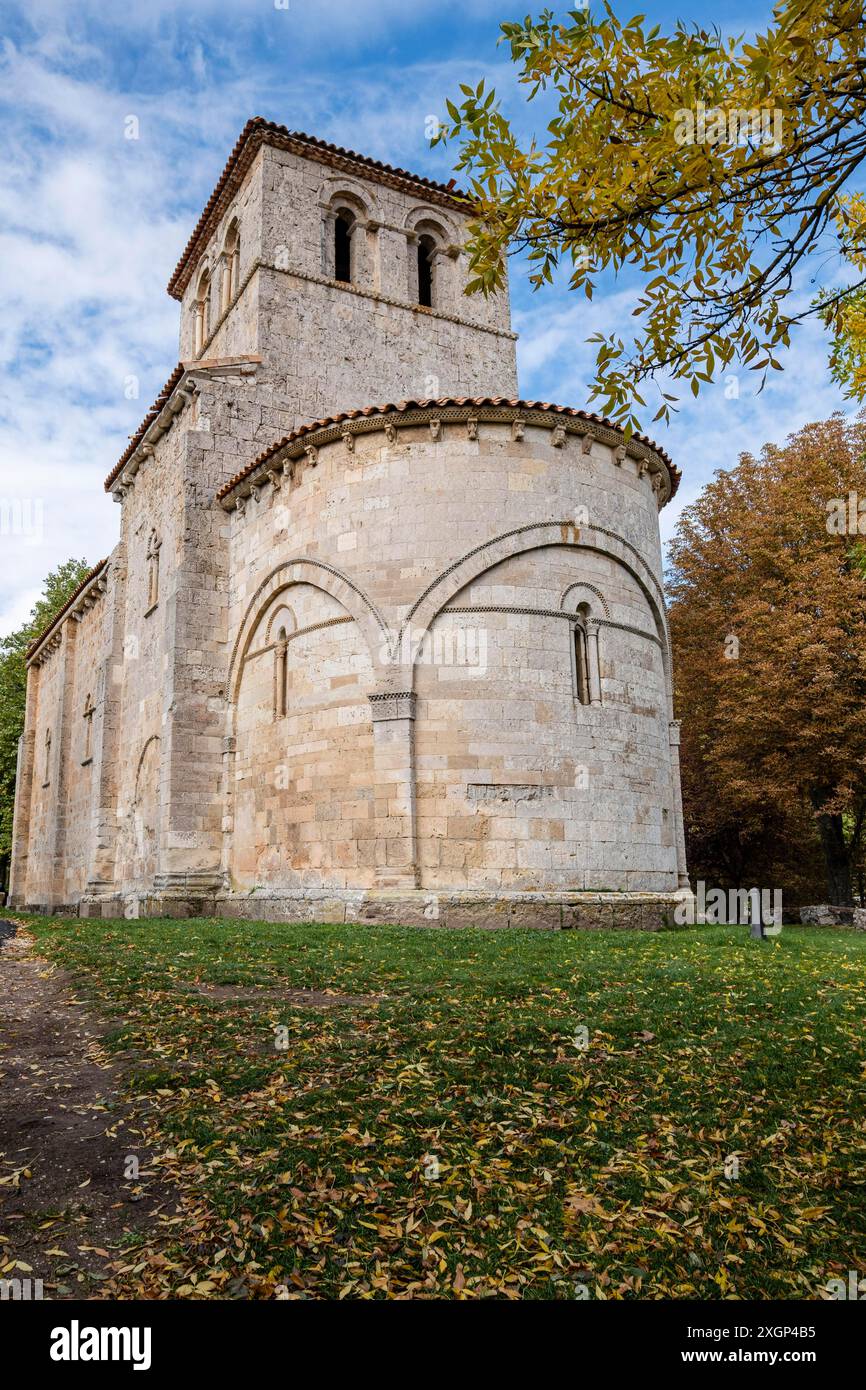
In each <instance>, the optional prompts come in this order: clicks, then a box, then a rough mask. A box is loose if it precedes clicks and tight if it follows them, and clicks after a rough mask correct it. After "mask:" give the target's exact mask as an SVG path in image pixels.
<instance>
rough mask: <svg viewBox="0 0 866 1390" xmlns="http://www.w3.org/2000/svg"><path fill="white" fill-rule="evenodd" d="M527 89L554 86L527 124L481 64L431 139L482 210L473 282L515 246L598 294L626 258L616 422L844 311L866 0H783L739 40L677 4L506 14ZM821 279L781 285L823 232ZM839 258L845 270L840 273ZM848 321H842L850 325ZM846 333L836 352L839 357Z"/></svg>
mask: <svg viewBox="0 0 866 1390" xmlns="http://www.w3.org/2000/svg"><path fill="white" fill-rule="evenodd" d="M502 32H503V37H504V39H505V40H506V41H507V43H508V44H509V45H510V48H511V55H512V58H513V60H514V62H515V63H516V64H517V65H518V66H519V69H520V82H521V83H522V84H523V86H524V88H525V89H526V91H527V97H528V100H529V101H530V102H531V101H533V100H535V99H536V98H538V97H539V95H540V94H543V93H548V95H549V96H552V97H554V98H555V101H556V106H555V114H554V115H553V117H552V118H551V119H550V121H549V123H548V124H547V127H546V134H545V137H544V138H542V139H540V140H539V141H537V142H536V140H534V139H533V140H531V141H529V142H524V141H522V140H521V139H519V138H518V136H517V135H516V134H515V132H514V130H513V128H512V125H511V122H510V121H509V120H508V118H507V117H506V116H505V115H504V114H503V112H502V111H501V109H500V107H499V106H498V104H497V101H496V97H495V93H494V92H493V91H492V90H487V89H486V87H485V84H484V83H483V82H481V83H479V85H478V87H477V88H475V89H474V90H473V89H472V88H471V87H467V86H464V87H462V89H461V90H462V94H463V99H462V101H461V102H460V104H459V105H456V104H454V103H452V102H449V103H448V112H449V117H450V120H449V123H448V125H446V126H445V128H444V129H443V131H442V134H441V136H440V137H439V138H440V139H444V140H449V139H455V138H456V139H459V140H460V142H461V148H460V155H459V160H458V165H457V167H458V168H459V169H462V170H464V171H466V172H467V173H468V176H469V182H470V192H471V194H472V195H473V197H474V198H475V199H476V200H477V205H478V216H477V218H476V220H475V221H474V222H473V225H472V228H471V230H470V241H469V250H470V254H471V262H472V266H473V269H474V276H473V278H472V279H471V281H470V285H469V287H468V288H469V292H472V291H483V292H489V291H491V290H493V289H495V288H496V287H497V286H498V285H499V284H500V283H501V281H502V277H503V264H504V260H503V258H504V256H505V254H506V253H507V251H508V250H509V248H518V249H524V250H526V251H527V252H528V255H529V260H530V265H531V271H532V275H531V278H532V281H533V283H534V285H535V286H536V287H538V286H540V285H543V284H544V283H545V282H546V281H550V280H551V279H552V276H553V272H554V269H555V268H556V267H557V266H558V265H559V264H561V263H564V264H566V265H567V266H568V267H569V270H570V277H571V278H570V283H571V287H572V288H573V289H575V290H578V291H583V292H584V293H585V294H586V295H587V296H588V297H590V298H591V297H592V293H593V287H594V285H595V283H596V281H597V277H598V276H599V274H601V273H603V272H612V273H613V274H614V275H615V276H617V277H619V276H621V275H622V274H623V272H625V271H630V272H632V273H634V275H635V282H636V289H635V307H634V311H633V317H634V322H635V330H636V331H635V334H634V336H633V338H631V340H624V339H623V338H622V337H621V336H620V335H619V334H618V333H617V332H613V333H611V334H609V335H607V336H605V335H597V336H596V338H595V339H594V341H595V342H596V343H597V361H596V376H595V380H594V382H593V384H592V387H591V395H592V398H593V400H594V401H597V402H598V406H599V408H600V409H601V410H603V411H604V413H605V414H607V415H609V416H611V417H612V418H614V419H616V420H617V421H618V422H620V423H621V424H624V425H626V426H627V427H628V428H633V427H637V426H638V424H639V423H640V422H639V418H638V414H637V413H636V412H637V410H638V409H639V408H640V407H644V406H646V405H647V402H646V399H645V397H644V395H643V394H642V391H643V390H644V389H645V383H648V382H655V386H656V391H657V402H654V403H653V407H651V408H654V406H655V404H657V407H658V408H657V410H656V414H655V416H654V418H655V419H659V418H662V419H668V418H669V416H670V412H671V409H672V408H673V405H674V402H675V401H676V400H677V396H676V395H674V394H672V391H671V390H667V389H665V387H666V386H671V387H672V388H673V390H676V389H677V383H684V384H685V385H686V387H687V388H688V389H690V390H691V391H692V393H693V394H694V395H698V394H699V392H700V389H701V386H702V384H703V383H706V382H709V381H711V380H712V379H713V378H714V375H715V374H716V372H718V371H720V370H724V369H728V368H730V367H731V366H732V365H738V366H742V367H744V368H748V369H750V370H753V371H755V372H757V373H759V374H760V375H761V378H762V381H763V378H764V377H765V376H766V373H767V372H768V370H770V369H772V368H776V369H780V366H781V364H780V362H779V359H778V356H777V353H778V350H779V349H780V348H782V347H785V346H787V345H788V343H789V341H790V334H791V330H792V328H793V326H794V325H795V324H796V323H797V322H798V321H799V320H800V319H802V318H804V317H806V316H807V315H808V314H813V315H819V316H820V317H821V318H823V320H824V321H825V323H827V324H828V325H829V326H830V327H831V328H832V329H837V328H839V327H840V325H841V326H842V327H843V329H844V316H843V311H844V308H845V305H846V304H847V303H848V301H849V300H850V299H851V298H852V296H854V295H856V294H857V293H858V291H859V289H860V288H861V287H862V286H863V285H864V284H866V271H864V267H863V259H862V254H861V253H862V251H863V249H864V248H866V228H864V226H863V221H862V219H861V218H859V217H858V216H856V212H857V208H856V207H855V208H854V209H853V212H854V214H855V215H850V213H849V212H848V210H846V206H845V197H844V194H843V189H844V188H845V186H846V185H847V184H848V181H849V180H850V179H851V178H852V176H853V175H855V174H856V172H857V171H858V169H859V166H860V164H861V162H862V160H863V159H864V157H866V58H864V47H866V14H864V5H863V4H862V3H851V0H780V3H779V4H777V6H776V8H775V9H774V12H773V20H772V23H771V25H770V27H769V28H768V29H767V30H766V32H765V33H762V34H758V35H757V36H756V37H755V38H754V39H752V40H751V41H747V40H745V39H743V38H742V37H740V38H732V37H726V36H723V35H722V34H721V33H720V32H719V31H718V30H712V31H709V30H706V29H704V28H701V27H699V26H687V25H686V24H684V23H683V22H678V23H677V24H676V26H675V27H674V29H673V32H671V33H668V34H664V33H662V32H661V31H660V29H659V27H658V26H655V27H653V28H652V29H649V30H647V29H646V28H645V27H644V22H643V17H642V16H637V17H636V18H634V19H630V20H628V21H626V22H623V21H620V20H619V19H618V18H617V17H616V16H615V15H614V13H613V11H612V9H611V8H610V6H609V5H607V4H605V6H604V10H603V13H602V14H601V17H600V18H598V19H596V18H595V17H594V16H593V15H591V14H590V13H589V11H586V10H576V11H572V12H571V13H569V14H568V15H567V16H566V18H565V19H564V20H562V21H559V20H557V19H555V17H554V15H553V13H552V12H551V11H550V10H546V11H544V13H543V14H542V15H541V16H540V17H539V18H538V19H533V18H531V17H527V18H526V19H524V20H523V21H522V22H518V23H509V24H503V25H502ZM819 247H820V248H824V249H826V250H827V251H828V254H827V256H826V257H823V258H822V266H823V273H824V274H826V275H827V277H828V285H832V286H834V288H828V289H826V290H825V291H824V292H823V293H822V292H820V291H819V292H818V293H817V294H816V296H815V298H814V299H813V301H812V303H811V304H810V305H809V306H808V307H807V308H806V309H799V308H797V307H796V305H795V304H794V303H793V302H792V305H791V307H790V308H789V307H788V306H787V303H786V301H788V299H789V296H790V295H791V293H792V291H793V290H794V289H795V288H796V287H797V272H798V270H799V269H800V268H801V267H802V264H803V262H804V259H805V258H806V257H807V256H809V255H810V253H812V252H814V251H815V250H816V249H817V248H819ZM840 266H842V267H843V268H844V269H846V270H847V275H848V279H849V281H850V283H849V284H847V285H845V286H844V287H843V288H842V289H839V288H835V286H836V285H837V282H838V271H839V268H840ZM849 326H850V325H849ZM845 350H846V349H845V334H844V332H843V341H842V346H841V350H840V352H839V353H838V354H837V355H838V357H839V361H840V363H841V362H842V361H843V359H844V356H845Z"/></svg>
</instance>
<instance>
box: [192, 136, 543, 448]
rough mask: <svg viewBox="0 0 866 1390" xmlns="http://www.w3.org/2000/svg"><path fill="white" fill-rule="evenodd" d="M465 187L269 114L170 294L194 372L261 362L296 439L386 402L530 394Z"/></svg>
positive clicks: (215, 198) (238, 154) (212, 204)
mask: <svg viewBox="0 0 866 1390" xmlns="http://www.w3.org/2000/svg"><path fill="white" fill-rule="evenodd" d="M470 216H471V207H470V206H469V204H468V202H467V201H466V199H465V198H463V197H462V196H461V195H460V194H459V193H458V192H457V191H456V190H455V189H454V188H453V187H450V186H448V187H446V186H445V185H442V184H437V183H433V182H431V181H430V180H427V179H423V178H419V177H418V176H415V175H412V174H409V173H406V172H405V171H403V170H399V169H392V168H391V167H390V166H388V165H384V164H380V163H379V162H377V161H376V160H372V159H368V158H366V157H364V156H362V155H357V154H353V153H351V152H350V151H347V150H343V149H339V148H337V147H336V146H333V145H328V144H325V143H324V142H322V141H319V140H316V139H314V138H312V137H310V136H306V135H300V134H297V133H294V132H290V131H288V130H286V129H285V127H282V126H276V125H272V124H271V123H269V122H266V121H264V120H262V119H261V118H256V119H255V120H252V121H250V122H249V123H248V125H247V126H246V128H245V130H244V131H243V133H242V134H241V137H240V139H239V140H238V143H237V145H236V146H235V148H234V150H233V152H232V155H231V157H230V159H229V162H228V164H227V165H226V168H225V170H224V171H223V174H222V175H221V178H220V180H219V183H218V184H217V187H216V189H215V191H214V194H213V195H212V197H211V199H210V201H209V202H208V205H207V207H206V208H205V211H204V213H203V214H202V217H201V219H200V221H199V224H198V226H197V227H196V229H195V231H194V233H193V235H192V237H191V239H190V242H189V244H188V246H187V248H186V251H185V252H184V255H183V257H182V258H181V261H180V263H179V265H178V267H177V269H176V271H175V273H174V275H173V276H172V280H171V283H170V285H169V292H170V293H171V294H173V295H174V296H175V298H177V299H179V300H180V303H181V328H180V354H181V359H182V360H183V361H184V362H185V363H186V365H187V366H193V365H194V364H196V363H201V364H202V366H204V365H205V364H207V365H210V364H215V363H219V362H225V361H236V360H238V359H247V360H251V361H255V362H256V363H257V370H256V387H257V391H256V394H257V396H259V394H260V393H261V398H262V399H263V400H266V401H267V403H268V405H269V407H270V408H271V409H272V410H276V411H277V412H278V415H279V422H280V426H281V427H282V428H283V429H285V430H286V431H288V430H291V429H293V428H295V427H297V426H298V425H301V424H304V423H306V422H308V421H311V420H315V419H318V418H321V417H324V416H329V415H334V414H337V413H339V412H340V411H342V410H348V409H354V408H361V407H364V406H367V405H371V404H378V403H382V402H385V401H398V400H403V399H427V398H435V397H437V396H446V395H448V396H455V395H465V396H480V395H497V396H509V397H510V396H514V395H516V394H517V369H516V355H515V335H514V334H513V333H512V331H511V324H510V313H509V303H508V294H507V291H504V292H502V293H500V294H498V295H494V296H491V297H489V298H487V299H485V298H484V297H483V296H481V295H477V296H467V295H465V293H464V289H465V286H466V283H467V280H468V278H469V270H468V259H467V257H466V255H465V254H464V252H463V249H462V248H463V243H464V241H465V239H466V231H467V224H468V221H469V218H470Z"/></svg>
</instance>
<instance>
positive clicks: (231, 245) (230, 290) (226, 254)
mask: <svg viewBox="0 0 866 1390" xmlns="http://www.w3.org/2000/svg"><path fill="white" fill-rule="evenodd" d="M240 269H241V236H240V230H239V228H238V224H237V222H233V223H232V225H231V227H230V228H229V230H228V233H227V235H226V239H225V246H224V248H223V262H222V293H221V295H220V312H221V313H225V311H226V309H227V308H228V307H229V305H230V304H231V302H232V300H233V299H234V297H235V295H236V294H237V292H238V290H239V289H240V287H241V276H240Z"/></svg>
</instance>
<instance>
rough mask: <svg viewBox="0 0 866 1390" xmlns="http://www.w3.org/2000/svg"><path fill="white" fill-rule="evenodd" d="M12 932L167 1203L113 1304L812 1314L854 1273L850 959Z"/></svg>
mask: <svg viewBox="0 0 866 1390" xmlns="http://www.w3.org/2000/svg"><path fill="white" fill-rule="evenodd" d="M31 926H32V929H33V931H34V932H35V934H36V936H37V940H38V942H39V949H40V951H42V952H43V953H45V954H46V955H48V956H49V957H50V958H52V959H54V960H55V961H56V962H57V963H58V964H60V965H62V966H64V967H66V968H67V969H70V970H72V971H73V972H75V973H76V975H80V977H81V979H82V981H83V982H84V984H83V986H80V988H83V989H84V990H85V991H86V992H87V993H88V994H89V995H90V996H91V997H92V998H93V999H94V1000H96V1001H98V1002H99V1004H100V1006H101V1007H102V1008H103V1009H107V1010H109V1011H110V1012H111V1013H113V1014H115V1015H116V1022H117V1030H116V1033H114V1034H113V1035H112V1041H113V1045H114V1046H115V1047H116V1048H117V1049H118V1050H121V1051H123V1052H125V1053H128V1052H129V1051H130V1050H131V1052H132V1055H133V1057H134V1058H135V1062H134V1065H133V1068H132V1073H131V1078H130V1086H131V1087H132V1090H133V1092H134V1093H135V1094H136V1096H137V1097H138V1103H140V1105H141V1107H142V1112H143V1113H147V1114H148V1115H149V1117H150V1120H149V1122H150V1124H151V1125H152V1126H153V1127H154V1132H153V1134H152V1135H151V1138H152V1140H153V1146H154V1148H155V1150H156V1153H157V1160H156V1163H157V1167H158V1168H160V1169H161V1170H162V1176H163V1177H164V1178H165V1180H166V1182H169V1183H172V1182H173V1183H176V1184H177V1186H178V1187H179V1189H180V1191H181V1193H182V1194H183V1202H182V1209H181V1210H180V1212H176V1213H174V1214H173V1215H172V1216H171V1217H168V1216H167V1217H165V1218H163V1221H162V1224H161V1226H160V1228H159V1236H158V1239H156V1240H153V1239H149V1240H148V1242H147V1243H145V1244H144V1245H140V1246H139V1247H138V1248H132V1249H130V1250H127V1251H126V1252H125V1253H120V1252H119V1253H118V1258H117V1260H116V1262H115V1275H114V1280H113V1283H112V1284H110V1285H108V1286H106V1291H107V1292H110V1293H112V1294H113V1295H114V1296H118V1295H120V1296H124V1295H128V1296H133V1295H139V1296H140V1295H141V1294H144V1295H146V1296H148V1295H149V1296H154V1297H165V1296H178V1295H179V1296H181V1297H184V1296H198V1297H217V1298H225V1297H274V1296H276V1297H290V1298H292V1297H313V1298H319V1297H325V1298H345V1297H348V1298H358V1297H368V1298H369V1297H414V1298H427V1297H446V1298H450V1297H461V1298H477V1297H491V1296H493V1297H508V1298H551V1297H553V1298H567V1299H573V1298H575V1297H577V1298H582V1297H590V1298H597V1297H600V1298H634V1297H641V1298H700V1299H707V1298H722V1297H725V1298H731V1297H740V1298H744V1297H746V1298H779V1297H797V1298H819V1297H821V1296H822V1290H823V1289H824V1287H825V1286H826V1284H827V1281H828V1279H830V1278H832V1277H834V1276H842V1277H843V1278H844V1277H846V1275H847V1272H848V1270H849V1269H855V1270H857V1269H859V1270H861V1271H862V1270H863V1269H864V1268H866V1168H864V1157H866V1153H864V1149H866V1144H864V1139H866V1123H864V1117H866V1100H864V1068H866V1038H864V1026H863V1025H864V1014H866V1008H864V1006H866V936H862V937H861V936H859V935H855V934H851V933H843V932H832V931H820V930H806V929H803V928H786V929H785V931H784V932H783V934H782V937H781V938H780V939H779V940H778V941H777V942H775V943H768V942H765V943H760V942H753V941H751V940H749V938H748V936H747V935H746V929H744V928H739V927H716V928H697V929H693V930H691V931H683V932H677V933H665V934H660V935H646V934H641V933H625V932H623V933H615V932H597V933H596V932H586V933H584V932H563V933H556V934H553V933H547V932H537V933H536V932H532V931H508V932H484V931H472V930H464V931H455V932H445V931H441V932H440V931H434V930H414V929H403V928H396V927H383V928H380V929H377V928H372V927H369V926H315V925H313V926H285V925H251V924H248V923H243V924H240V923H238V924H232V923H228V922H219V923H217V922H212V921H185V922H166V921H148V922H145V921H140V922H106V923H93V922H81V921H64V922H60V921H57V920H40V921H34V922H32V923H31ZM211 986H222V987H223V988H220V989H212V988H209V987H211ZM228 986H236V987H237V988H235V989H232V988H226V987H228ZM203 987H205V988H203ZM293 990H294V991H319V992H322V993H324V994H326V995H331V994H333V993H339V994H345V995H350V996H353V999H352V1001H351V1002H347V1003H337V1004H334V1005H332V1006H323V1001H322V1000H319V1001H318V1002H315V1001H314V1002H304V1001H300V1002H299V1001H298V999H297V996H295V997H294V998H292V997H291V996H290V995H289V991H293ZM359 996H361V998H360V999H359ZM585 1044H586V1045H585ZM737 1174H738V1175H737ZM823 1296H826V1294H825V1295H823Z"/></svg>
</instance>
